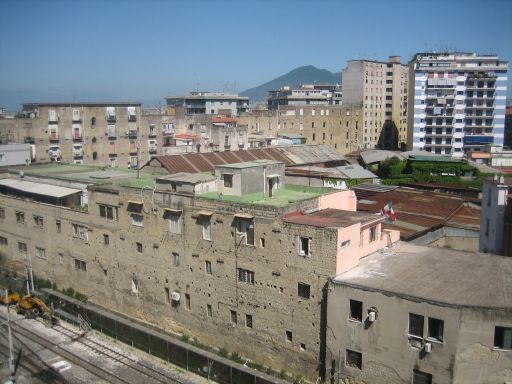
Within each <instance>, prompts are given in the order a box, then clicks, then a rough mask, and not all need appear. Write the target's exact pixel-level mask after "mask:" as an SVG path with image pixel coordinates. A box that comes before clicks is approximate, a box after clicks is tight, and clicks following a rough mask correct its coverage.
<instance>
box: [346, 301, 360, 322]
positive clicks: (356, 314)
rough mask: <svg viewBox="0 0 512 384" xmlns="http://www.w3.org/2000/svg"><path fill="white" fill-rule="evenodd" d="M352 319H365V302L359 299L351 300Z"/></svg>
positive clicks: (350, 316)
mask: <svg viewBox="0 0 512 384" xmlns="http://www.w3.org/2000/svg"><path fill="white" fill-rule="evenodd" d="M349 318H350V320H354V321H359V322H362V321H363V303H362V302H361V301H357V300H350V314H349Z"/></svg>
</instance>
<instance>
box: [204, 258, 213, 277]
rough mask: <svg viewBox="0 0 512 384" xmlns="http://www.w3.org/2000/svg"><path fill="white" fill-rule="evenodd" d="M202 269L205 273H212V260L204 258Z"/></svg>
mask: <svg viewBox="0 0 512 384" xmlns="http://www.w3.org/2000/svg"><path fill="white" fill-rule="evenodd" d="M204 270H205V272H206V273H208V274H209V275H211V274H212V262H211V261H209V260H206V261H205V262H204Z"/></svg>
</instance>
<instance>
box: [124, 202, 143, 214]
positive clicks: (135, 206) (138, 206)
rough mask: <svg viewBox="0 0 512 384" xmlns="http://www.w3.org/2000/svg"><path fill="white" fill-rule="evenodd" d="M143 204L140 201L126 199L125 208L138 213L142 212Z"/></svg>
mask: <svg viewBox="0 0 512 384" xmlns="http://www.w3.org/2000/svg"><path fill="white" fill-rule="evenodd" d="M143 205H144V204H143V203H142V202H141V201H133V200H128V206H127V207H126V210H128V211H130V212H136V213H140V212H142V206H143Z"/></svg>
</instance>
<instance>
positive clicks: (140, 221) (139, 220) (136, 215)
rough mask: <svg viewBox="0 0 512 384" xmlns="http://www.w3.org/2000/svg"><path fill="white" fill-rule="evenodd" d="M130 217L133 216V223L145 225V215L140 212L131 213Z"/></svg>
mask: <svg viewBox="0 0 512 384" xmlns="http://www.w3.org/2000/svg"><path fill="white" fill-rule="evenodd" d="M130 217H131V218H132V225H135V226H136V227H143V226H144V216H143V215H141V214H139V213H131V214H130Z"/></svg>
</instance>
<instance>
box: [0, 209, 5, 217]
mask: <svg viewBox="0 0 512 384" xmlns="http://www.w3.org/2000/svg"><path fill="white" fill-rule="evenodd" d="M0 219H5V208H0Z"/></svg>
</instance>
